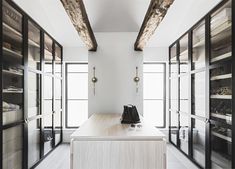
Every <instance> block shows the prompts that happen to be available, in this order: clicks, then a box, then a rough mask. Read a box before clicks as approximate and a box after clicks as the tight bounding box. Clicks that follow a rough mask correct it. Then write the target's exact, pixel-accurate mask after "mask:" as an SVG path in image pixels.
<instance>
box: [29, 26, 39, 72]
mask: <svg viewBox="0 0 235 169" xmlns="http://www.w3.org/2000/svg"><path fill="white" fill-rule="evenodd" d="M28 29H29V30H28V31H29V32H28V44H29V46H28V65H29V67H31V68H32V69H37V70H40V69H41V65H40V29H38V28H37V27H36V26H35V25H34V24H33V23H31V22H28Z"/></svg>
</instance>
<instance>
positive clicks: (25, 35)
mask: <svg viewBox="0 0 235 169" xmlns="http://www.w3.org/2000/svg"><path fill="white" fill-rule="evenodd" d="M5 1H6V2H7V3H8V4H9V5H10V6H11V7H12V8H13V9H15V10H16V11H17V12H19V13H20V14H21V15H22V39H23V41H22V54H23V62H24V63H23V64H22V65H23V72H24V73H23V79H24V80H23V89H24V90H23V97H24V98H23V103H22V104H23V110H22V113H23V120H20V121H17V122H14V123H11V124H7V125H3V117H2V115H3V111H2V110H3V106H2V103H1V104H0V112H1V115H0V152H1V153H0V158H1V159H0V168H2V166H3V130H4V129H9V128H11V127H15V126H20V125H21V126H23V127H22V129H23V132H22V133H23V145H22V146H23V154H22V158H23V159H22V168H23V169H27V168H29V166H28V122H29V121H28V120H30V121H32V120H39V123H40V131H41V132H40V160H39V161H38V162H36V163H35V164H34V165H33V166H32V167H31V168H35V167H36V166H37V165H38V164H39V163H40V162H41V161H42V160H43V159H44V158H45V157H46V156H47V155H48V154H50V153H51V152H52V151H53V150H54V149H55V148H56V147H57V146H58V145H59V144H60V143H61V142H62V137H63V132H62V128H63V126H62V125H63V123H62V118H63V116H62V105H63V101H62V100H63V99H62V98H63V97H62V96H63V93H62V89H63V83H62V79H63V73H62V63H63V47H62V46H61V45H60V44H59V43H58V42H57V41H56V40H55V39H54V38H53V37H51V36H50V35H49V34H48V33H47V32H46V31H45V30H44V29H43V28H42V27H41V26H40V25H38V24H37V23H36V22H35V21H34V20H33V19H32V18H31V17H30V16H29V15H28V14H27V13H25V12H24V11H23V9H21V8H20V7H19V6H18V5H16V4H15V3H14V2H13V1H12V0H5ZM0 13H1V15H0V24H1V26H0V34H1V36H0V73H1V75H2V70H3V58H2V55H3V50H2V48H3V36H2V35H3V15H2V14H3V1H1V2H0ZM29 22H31V23H33V24H34V25H35V26H36V27H37V28H38V29H39V30H40V61H41V70H32V69H31V68H29V67H28V31H29V30H28V23H29ZM45 35H48V36H49V37H50V38H51V39H52V40H53V50H52V55H53V62H52V67H53V68H54V67H55V44H56V45H57V46H58V47H59V48H60V49H61V77H57V76H56V75H55V72H52V75H51V77H52V78H53V83H52V85H53V95H52V97H53V101H52V105H53V106H52V107H53V110H52V112H51V116H52V129H53V130H52V131H53V137H54V139H53V140H54V141H55V136H54V130H55V124H54V114H55V111H54V104H55V100H54V99H55V92H54V88H55V85H54V83H55V82H54V81H55V79H60V81H61V111H60V112H59V113H60V115H61V119H60V120H61V135H60V142H59V144H58V145H55V142H53V149H52V150H51V151H50V152H49V153H48V154H46V155H44V135H43V134H44V125H43V120H44V116H45V114H44V113H43V99H44V96H43V88H44V81H43V76H44V74H45V73H44V48H45V47H44V36H45ZM53 70H54V69H53ZM29 72H31V73H34V74H37V75H40V76H41V77H40V78H41V82H40V96H41V98H40V114H39V115H36V116H33V117H30V118H28V104H27V103H28V100H29V98H28V91H27V90H28V73H29ZM2 83H3V78H2V76H1V78H0V100H1V102H2V100H3V97H2V93H3V85H2Z"/></svg>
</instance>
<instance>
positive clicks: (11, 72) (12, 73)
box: [2, 70, 23, 76]
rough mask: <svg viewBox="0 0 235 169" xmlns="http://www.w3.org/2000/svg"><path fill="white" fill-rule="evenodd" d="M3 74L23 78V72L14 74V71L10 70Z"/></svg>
mask: <svg viewBox="0 0 235 169" xmlns="http://www.w3.org/2000/svg"><path fill="white" fill-rule="evenodd" d="M2 72H3V73H4V74H8V75H15V76H23V73H21V72H13V71H9V70H2Z"/></svg>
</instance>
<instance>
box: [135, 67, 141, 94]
mask: <svg viewBox="0 0 235 169" xmlns="http://www.w3.org/2000/svg"><path fill="white" fill-rule="evenodd" d="M135 70H136V72H135V77H134V82H135V83H136V93H138V90H139V81H140V78H139V69H138V67H136V68H135Z"/></svg>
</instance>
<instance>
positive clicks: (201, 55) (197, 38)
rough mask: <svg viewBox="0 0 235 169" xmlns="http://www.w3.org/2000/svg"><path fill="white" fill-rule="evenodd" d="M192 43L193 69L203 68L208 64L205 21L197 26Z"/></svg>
mask: <svg viewBox="0 0 235 169" xmlns="http://www.w3.org/2000/svg"><path fill="white" fill-rule="evenodd" d="M192 43H193V55H192V70H195V69H200V68H203V67H205V66H206V60H205V58H206V57H205V51H206V49H205V48H206V45H205V21H202V22H201V23H200V24H199V25H198V26H196V28H194V30H193V35H192Z"/></svg>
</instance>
